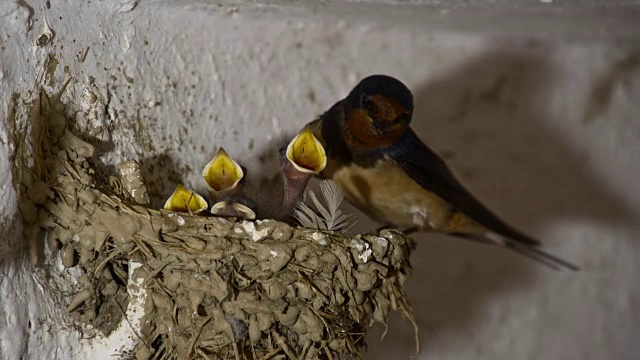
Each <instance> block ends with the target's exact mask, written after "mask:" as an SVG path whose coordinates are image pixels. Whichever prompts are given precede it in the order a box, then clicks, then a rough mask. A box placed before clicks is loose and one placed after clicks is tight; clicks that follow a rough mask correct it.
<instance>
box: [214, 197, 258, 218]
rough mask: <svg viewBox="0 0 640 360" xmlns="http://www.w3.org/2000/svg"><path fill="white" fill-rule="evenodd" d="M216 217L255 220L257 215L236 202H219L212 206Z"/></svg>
mask: <svg viewBox="0 0 640 360" xmlns="http://www.w3.org/2000/svg"><path fill="white" fill-rule="evenodd" d="M211 213H212V214H213V215H216V216H224V217H235V218H238V219H242V220H255V218H256V213H255V212H254V211H253V210H252V209H251V208H250V207H248V206H246V205H244V204H241V203H239V202H234V201H219V202H217V203H215V204H213V206H211Z"/></svg>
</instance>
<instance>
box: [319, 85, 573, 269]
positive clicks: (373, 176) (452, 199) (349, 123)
mask: <svg viewBox="0 0 640 360" xmlns="http://www.w3.org/2000/svg"><path fill="white" fill-rule="evenodd" d="M412 112H413V95H412V94H411V91H410V90H409V89H408V88H407V87H406V86H405V85H404V84H403V83H402V82H400V81H399V80H397V79H395V78H392V77H389V76H385V75H373V76H369V77H367V78H365V79H364V80H362V81H361V82H360V83H359V84H358V85H357V86H356V87H355V88H354V89H353V90H352V91H351V92H350V93H349V95H348V96H347V97H346V98H345V99H343V100H341V101H339V102H338V103H336V104H335V105H333V106H332V107H331V108H330V109H329V110H328V111H327V112H325V113H324V114H323V115H321V116H320V118H319V119H318V120H315V121H313V122H311V123H310V124H309V127H310V128H311V130H312V131H313V133H314V135H315V136H316V137H317V138H318V139H319V141H320V142H321V144H322V145H323V146H324V148H325V151H326V153H327V156H328V161H327V165H326V167H325V169H324V170H323V171H322V172H321V174H320V175H321V176H322V177H324V178H331V179H333V180H334V181H336V182H338V183H339V184H340V185H342V187H344V189H345V195H346V198H347V200H349V201H350V202H351V203H352V204H354V205H355V206H356V207H357V208H359V209H360V210H361V211H363V212H364V213H365V214H367V215H368V216H369V217H371V218H372V219H374V220H377V221H379V222H382V223H384V224H387V225H393V226H395V227H398V228H400V229H404V230H408V229H410V230H412V231H435V232H440V233H445V234H450V235H455V236H459V237H462V238H466V239H470V240H475V241H480V242H483V243H491V244H497V245H502V246H505V247H507V248H509V249H512V250H515V251H517V252H519V253H521V254H523V255H526V256H528V257H530V258H533V259H535V260H537V261H540V262H542V263H544V264H546V265H548V266H550V267H552V268H555V269H557V268H558V267H565V268H568V269H572V270H577V269H578V268H577V267H576V266H575V265H573V264H570V263H568V262H567V261H565V260H562V259H560V258H557V257H555V256H553V255H551V254H548V253H546V252H543V251H542V250H540V249H539V247H540V242H539V241H538V240H536V239H534V238H532V237H529V236H527V235H525V234H523V233H522V232H520V231H518V230H516V229H514V228H513V227H511V226H509V225H507V224H506V223H505V222H504V221H502V220H501V219H500V218H498V217H497V216H496V215H494V214H493V213H492V212H491V211H490V210H489V209H488V208H487V207H485V206H484V205H483V204H482V203H481V202H480V201H479V200H477V199H476V198H475V197H474V196H473V195H472V194H471V193H470V192H469V191H468V190H467V189H465V188H464V186H462V184H461V183H460V182H459V181H458V180H457V179H456V178H455V176H454V175H453V173H452V171H451V170H450V169H449V167H448V166H447V165H446V164H445V162H444V161H443V160H442V159H441V158H440V157H439V156H438V155H437V154H436V153H435V152H434V151H432V150H431V149H429V147H427V145H425V144H424V143H423V142H422V141H421V140H420V139H419V138H418V136H417V135H416V134H415V132H414V131H413V130H412V129H411V128H410V126H409V125H410V122H411V117H412Z"/></svg>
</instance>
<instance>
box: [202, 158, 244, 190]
mask: <svg viewBox="0 0 640 360" xmlns="http://www.w3.org/2000/svg"><path fill="white" fill-rule="evenodd" d="M202 176H203V177H204V182H205V183H206V184H207V186H208V187H209V190H211V191H213V192H220V191H225V190H233V189H235V188H236V186H238V183H239V182H240V180H242V177H244V172H243V171H242V167H240V165H239V164H238V163H237V162H235V161H233V159H232V158H231V157H230V156H229V155H228V154H227V152H226V151H224V149H223V148H220V149H219V150H218V153H217V154H216V156H215V157H214V158H213V160H211V161H210V162H209V163H208V164H207V166H205V167H204V170H203V171H202Z"/></svg>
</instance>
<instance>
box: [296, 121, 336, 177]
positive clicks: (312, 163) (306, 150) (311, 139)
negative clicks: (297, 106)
mask: <svg viewBox="0 0 640 360" xmlns="http://www.w3.org/2000/svg"><path fill="white" fill-rule="evenodd" d="M286 154H287V159H288V160H289V161H290V162H291V164H293V166H295V168H296V169H297V170H298V171H301V172H305V173H314V174H319V173H320V172H321V171H322V170H324V168H325V166H327V155H326V154H325V152H324V147H323V146H322V144H321V143H320V141H318V139H316V137H315V136H313V133H312V132H311V129H309V127H308V126H305V128H304V129H303V130H302V131H301V132H300V134H298V136H296V137H295V138H293V140H291V142H290V143H289V146H287V153H286Z"/></svg>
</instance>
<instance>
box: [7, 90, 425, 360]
mask: <svg viewBox="0 0 640 360" xmlns="http://www.w3.org/2000/svg"><path fill="white" fill-rule="evenodd" d="M42 96H43V98H42V99H40V101H39V102H38V101H36V102H35V105H34V107H33V108H32V109H31V111H30V116H29V120H30V125H31V129H30V133H31V135H32V136H31V141H30V142H28V143H30V145H31V149H30V150H29V149H28V148H27V147H25V146H21V145H20V144H21V141H20V139H26V136H27V133H28V132H29V131H27V129H26V128H22V129H17V128H16V126H15V125H14V135H16V136H14V137H13V139H14V144H15V145H16V155H17V156H16V158H17V161H16V162H15V163H16V165H15V166H16V168H14V175H17V179H18V182H19V183H20V184H21V187H20V188H19V191H18V193H19V196H20V209H21V211H22V214H23V217H24V218H25V223H26V224H25V225H26V226H25V236H26V237H27V239H28V240H29V242H28V243H29V245H30V252H31V254H32V256H31V259H32V261H33V262H38V259H41V258H42V255H41V254H40V251H39V249H41V246H40V245H39V242H42V240H43V238H45V237H46V241H47V244H48V246H49V248H50V249H52V250H54V251H60V256H61V259H62V263H63V264H64V266H65V267H74V266H79V267H81V269H82V270H83V272H84V275H83V276H81V277H80V279H79V280H78V285H79V288H80V290H79V292H78V293H77V294H76V295H75V296H74V298H73V299H71V301H70V303H69V305H68V307H67V310H68V311H69V312H70V313H71V315H72V317H73V318H74V319H76V320H77V321H79V322H81V323H84V324H90V325H92V326H93V327H95V328H97V329H99V330H100V331H102V332H103V333H105V334H109V333H110V332H111V331H112V330H113V329H114V328H115V326H116V325H117V324H118V323H119V322H120V321H122V319H123V315H124V311H123V309H126V305H127V302H128V300H129V299H128V293H127V284H130V283H131V280H132V279H130V276H129V268H130V266H132V263H137V264H141V266H139V267H138V268H137V269H136V270H135V271H134V272H133V276H132V277H134V278H142V279H143V281H142V285H141V286H142V287H143V288H144V290H145V292H146V294H147V299H146V301H145V306H144V310H145V314H144V316H143V318H142V322H141V324H142V326H141V331H140V333H139V334H138V336H139V338H140V341H139V343H138V345H137V347H136V349H135V357H136V358H138V359H169V358H206V359H213V358H216V359H217V358H236V359H267V358H282V357H288V358H292V359H304V358H308V359H315V358H329V359H332V358H336V357H361V352H360V351H361V349H363V347H364V344H365V337H364V336H365V333H366V330H367V326H368V325H371V324H373V323H374V322H378V323H382V324H386V322H387V318H388V313H389V311H390V310H401V311H402V312H403V313H404V314H405V315H406V316H407V317H409V319H411V318H412V317H411V314H410V309H409V306H408V304H407V300H406V297H405V293H404V288H403V285H404V283H405V281H406V279H407V276H408V273H409V269H410V265H409V261H408V259H409V255H410V252H411V249H412V245H411V242H410V241H409V240H408V239H407V238H405V237H404V235H403V234H402V233H400V232H398V231H395V230H383V231H382V232H380V233H379V234H377V235H366V234H362V235H356V236H347V235H345V234H342V233H340V232H334V231H321V230H317V229H309V228H301V227H298V228H294V227H291V226H289V225H287V224H285V223H282V222H278V221H275V220H257V221H241V222H238V221H235V219H232V218H231V219H225V218H219V217H203V216H193V215H191V214H184V213H176V212H171V211H167V210H154V209H150V208H149V207H147V206H145V205H140V204H141V203H142V204H144V203H145V202H146V203H148V195H147V192H146V187H145V186H144V181H143V179H142V178H141V176H140V174H139V172H138V171H137V170H136V169H137V168H136V164H135V163H131V162H128V163H127V164H124V165H121V166H119V169H124V170H122V171H121V175H122V177H121V178H120V179H116V178H111V180H110V185H109V186H107V185H106V184H98V183H96V180H95V179H94V177H93V174H94V171H93V169H92V168H91V166H90V165H89V162H88V161H87V160H88V159H89V158H91V157H92V156H93V154H94V149H93V146H91V145H90V144H88V143H86V142H84V141H82V140H80V139H79V138H78V137H77V136H75V135H74V134H73V133H71V132H70V131H69V130H68V129H66V128H65V122H64V121H66V119H65V118H64V108H63V107H62V106H61V103H59V98H60V93H59V94H57V95H56V96H53V97H47V96H46V95H44V94H42ZM45 101H46V102H47V103H52V102H54V103H55V104H57V106H48V107H47V109H48V110H47V111H48V113H47V111H43V109H42V107H41V106H39V104H41V103H43V102H45ZM22 144H24V142H22ZM14 177H16V176H14ZM36 214H37V216H36ZM45 235H46V236H45ZM414 328H415V323H414ZM416 332H417V328H416ZM132 356H133V355H132Z"/></svg>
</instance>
